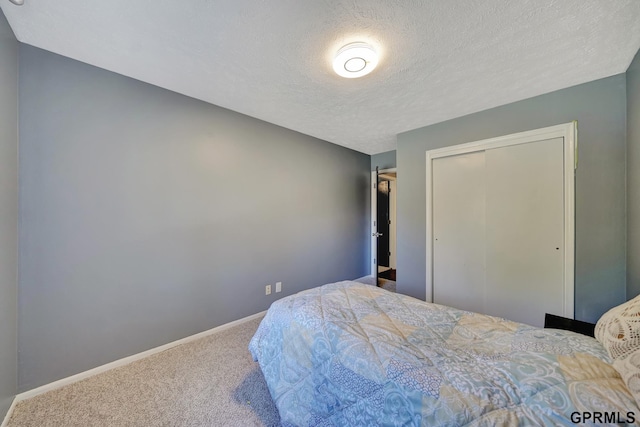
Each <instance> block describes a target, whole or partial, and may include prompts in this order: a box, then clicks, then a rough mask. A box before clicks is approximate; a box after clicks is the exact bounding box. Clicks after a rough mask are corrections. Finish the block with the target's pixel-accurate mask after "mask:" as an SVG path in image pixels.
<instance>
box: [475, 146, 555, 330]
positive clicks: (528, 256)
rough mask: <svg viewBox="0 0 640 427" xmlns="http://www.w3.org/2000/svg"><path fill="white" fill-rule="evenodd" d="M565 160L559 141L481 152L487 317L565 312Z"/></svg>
mask: <svg viewBox="0 0 640 427" xmlns="http://www.w3.org/2000/svg"><path fill="white" fill-rule="evenodd" d="M563 160H564V157H563V139H562V138H555V139H550V140H546V141H537V142H531V143H528V144H519V145H512V146H508V147H502V148H497V149H492V150H487V151H486V152H485V165H486V193H485V194H486V219H485V220H486V253H485V257H486V275H485V281H486V283H487V286H486V313H487V314H490V315H493V316H499V317H505V318H507V319H514V320H517V321H519V322H524V323H528V324H530V325H535V326H542V324H543V320H544V313H554V314H562V313H563V304H564V299H563V296H564V295H563V280H564V265H563V264H564V194H563V193H564V187H563V179H564V169H563Z"/></svg>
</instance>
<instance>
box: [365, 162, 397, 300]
mask: <svg viewBox="0 0 640 427" xmlns="http://www.w3.org/2000/svg"><path fill="white" fill-rule="evenodd" d="M371 181H372V186H371V188H372V191H371V230H372V233H371V236H372V237H371V263H372V264H371V265H372V268H371V270H372V272H371V275H372V276H374V277H375V283H377V284H378V285H379V286H383V287H384V286H386V285H387V284H388V285H389V286H388V287H386V288H385V289H393V283H389V281H391V282H395V280H396V256H395V252H396V197H395V196H396V188H397V185H396V184H397V172H396V170H395V169H385V170H382V171H379V170H378V168H376V170H375V171H373V172H372V173H371Z"/></svg>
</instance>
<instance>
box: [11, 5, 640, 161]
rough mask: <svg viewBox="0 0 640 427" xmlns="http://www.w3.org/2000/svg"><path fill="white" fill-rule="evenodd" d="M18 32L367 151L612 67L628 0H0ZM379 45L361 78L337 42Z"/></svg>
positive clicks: (638, 13) (625, 58) (630, 14)
mask: <svg viewBox="0 0 640 427" xmlns="http://www.w3.org/2000/svg"><path fill="white" fill-rule="evenodd" d="M0 6H1V8H2V10H3V11H4V13H5V15H6V16H7V19H8V20H9V23H10V24H11V27H12V28H13V30H14V32H15V33H16V36H17V38H18V39H19V40H20V41H21V42H24V43H27V44H30V45H33V46H37V47H39V48H42V49H46V50H49V51H52V52H56V53H59V54H61V55H65V56H68V57H70V58H74V59H77V60H80V61H83V62H86V63H89V64H92V65H95V66H98V67H102V68H105V69H107V70H111V71H115V72H117V73H120V74H124V75H126V76H130V77H133V78H136V79H139V80H142V81H145V82H148V83H152V84H154V85H157V86H161V87H164V88H167V89H170V90H173V91H176V92H179V93H182V94H185V95H189V96H191V97H194V98H198V99H202V100H204V101H207V102H210V103H212V104H216V105H220V106H222V107H226V108H229V109H231V110H234V111H238V112H241V113H244V114H247V115H249V116H253V117H256V118H259V119H262V120H266V121H268V122H271V123H275V124H278V125H280V126H284V127H287V128H290V129H294V130H297V131H299V132H302V133H306V134H309V135H313V136H315V137H318V138H321V139H324V140H327V141H330V142H333V143H336V144H340V145H344V146H346V147H350V148H353V149H355V150H358V151H362V152H364V153H368V154H375V153H379V152H383V151H387V150H392V149H395V146H396V135H397V134H398V133H400V132H404V131H407V130H411V129H415V128H418V127H422V126H426V125H429V124H433V123H437V122H441V121H444V120H448V119H451V118H454V117H459V116H462V115H465V114H469V113H472V112H475V111H480V110H484V109H487V108H491V107H495V106H497V105H502V104H506V103H509V102H513V101H517V100H520V99H525V98H529V97H532V96H535V95H539V94H542V93H546V92H551V91H553V90H557V89H560V88H564V87H569V86H573V85H576V84H580V83H584V82H587V81H591V80H595V79H599V78H602V77H607V76H611V75H614V74H619V73H623V72H625V71H626V69H627V67H628V65H629V64H630V62H631V60H632V58H633V56H634V55H635V53H636V52H637V51H638V48H639V47H640V0H518V1H513V0H346V1H339V0H324V1H321V0H315V1H311V0H308V1H302V0H269V1H266V0H219V1H214V0H188V1H176V0H136V1H125V0H108V1H105V0H102V1H98V0H56V1H51V0H25V4H24V5H23V6H15V5H13V4H11V3H9V1H8V0H0ZM353 41H368V42H370V43H371V44H373V45H374V46H376V47H377V48H378V50H379V51H380V53H381V61H380V64H379V65H378V68H377V69H376V70H374V72H373V73H371V74H370V75H368V76H365V77H363V78H360V79H343V78H341V77H338V76H337V75H335V74H334V72H333V70H332V66H331V60H332V58H333V55H334V54H335V52H336V51H337V50H338V49H339V48H340V47H341V46H342V45H344V44H346V43H349V42H353Z"/></svg>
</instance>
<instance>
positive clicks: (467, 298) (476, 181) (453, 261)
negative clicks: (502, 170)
mask: <svg viewBox="0 0 640 427" xmlns="http://www.w3.org/2000/svg"><path fill="white" fill-rule="evenodd" d="M432 173H433V224H434V241H433V248H434V252H433V257H434V268H433V280H434V283H435V284H436V285H435V286H434V289H433V292H434V294H433V301H434V302H437V303H438V304H444V305H449V306H453V307H457V308H460V309H463V310H471V311H480V312H482V311H484V305H483V303H484V276H485V265H484V260H485V238H484V234H485V153H484V152H483V151H479V152H475V153H468V154H461V155H458V156H450V157H443V158H439V159H435V160H434V161H433V171H432Z"/></svg>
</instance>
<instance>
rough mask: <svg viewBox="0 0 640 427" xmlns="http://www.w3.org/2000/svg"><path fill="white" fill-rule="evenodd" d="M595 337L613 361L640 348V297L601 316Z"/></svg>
mask: <svg viewBox="0 0 640 427" xmlns="http://www.w3.org/2000/svg"><path fill="white" fill-rule="evenodd" d="M595 336H596V339H597V340H598V341H600V343H601V344H602V346H603V347H604V348H605V349H606V350H607V352H608V353H609V355H610V356H611V358H612V359H614V360H615V359H620V358H623V357H626V356H629V355H630V354H631V353H633V352H634V351H635V350H636V349H638V348H640V295H638V296H637V297H635V298H633V299H632V300H629V301H627V302H625V303H624V304H620V305H619V306H617V307H613V308H612V309H611V310H609V311H607V312H606V313H605V314H603V315H602V317H601V318H600V320H598V323H596V329H595Z"/></svg>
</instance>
